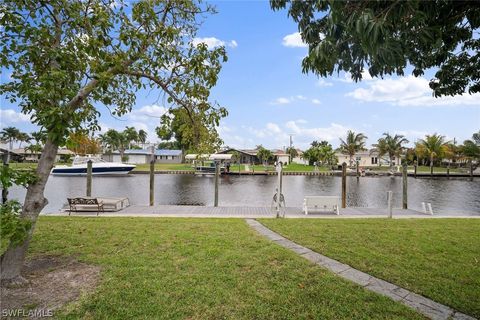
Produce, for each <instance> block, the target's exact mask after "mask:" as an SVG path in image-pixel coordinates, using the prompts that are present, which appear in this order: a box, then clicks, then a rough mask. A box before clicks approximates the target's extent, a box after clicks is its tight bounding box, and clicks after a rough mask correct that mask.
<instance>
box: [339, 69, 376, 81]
mask: <svg viewBox="0 0 480 320" xmlns="http://www.w3.org/2000/svg"><path fill="white" fill-rule="evenodd" d="M371 80H374V78H372V76H371V75H370V73H369V72H368V71H367V70H363V72H362V81H371ZM337 81H341V82H346V83H353V80H352V74H351V73H350V72H345V73H344V74H343V79H342V78H340V79H337Z"/></svg>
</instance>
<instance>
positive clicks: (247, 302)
mask: <svg viewBox="0 0 480 320" xmlns="http://www.w3.org/2000/svg"><path fill="white" fill-rule="evenodd" d="M45 254H49V255H69V256H70V255H74V256H76V257H78V259H80V260H81V261H83V262H87V263H91V264H95V265H99V266H101V267H102V280H101V283H100V286H99V287H98V288H97V290H96V291H95V292H94V293H93V294H91V295H89V296H84V297H83V298H82V299H81V300H80V302H79V303H77V304H73V305H70V306H69V307H67V308H66V309H64V310H63V315H57V316H58V317H59V318H88V319H107V318H108V319H132V318H137V319H138V318H141V319H187V318H188V319H299V318H304V319H387V318H388V319H393V318H397V319H421V318H422V317H420V316H419V315H418V314H417V313H415V312H414V311H412V310H410V309H408V308H407V307H405V306H403V305H401V304H399V303H396V302H394V301H392V300H389V299H387V298H385V297H382V296H379V295H376V294H374V293H371V292H368V291H366V290H364V289H363V288H361V287H359V286H357V285H354V284H352V283H350V282H347V281H345V280H342V279H340V278H338V277H336V276H334V275H333V274H331V273H329V272H328V271H326V270H324V269H322V268H320V267H318V266H316V265H313V264H311V263H309V262H308V261H306V260H305V259H303V258H301V257H299V256H297V255H296V254H294V253H293V252H290V251H289V250H286V249H284V248H281V247H280V246H278V245H276V244H274V243H272V242H269V241H267V240H266V239H264V238H263V237H261V236H260V235H258V234H257V233H255V231H253V230H252V229H251V228H250V227H248V226H247V225H246V223H245V221H243V220H234V219H217V220H216V219H151V218H144V219H141V218H110V219H109V218H79V217H77V218H73V217H72V218H66V217H42V218H41V219H40V221H39V223H38V226H37V230H36V231H35V235H34V238H33V241H32V244H31V248H30V251H29V256H30V257H32V256H38V255H45Z"/></svg>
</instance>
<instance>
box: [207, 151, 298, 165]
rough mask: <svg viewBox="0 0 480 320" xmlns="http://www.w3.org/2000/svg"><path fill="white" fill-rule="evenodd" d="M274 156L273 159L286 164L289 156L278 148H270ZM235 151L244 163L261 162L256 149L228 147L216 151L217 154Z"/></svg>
mask: <svg viewBox="0 0 480 320" xmlns="http://www.w3.org/2000/svg"><path fill="white" fill-rule="evenodd" d="M270 151H271V152H272V154H273V156H274V158H275V159H274V161H281V162H282V163H284V164H288V160H289V156H288V154H287V153H285V151H283V150H280V149H275V150H270ZM233 152H237V153H238V154H239V157H240V159H239V160H240V163H244V164H261V163H262V162H261V161H260V158H259V157H258V156H257V153H258V150H256V149H234V148H228V149H225V150H222V151H219V152H217V154H227V153H233Z"/></svg>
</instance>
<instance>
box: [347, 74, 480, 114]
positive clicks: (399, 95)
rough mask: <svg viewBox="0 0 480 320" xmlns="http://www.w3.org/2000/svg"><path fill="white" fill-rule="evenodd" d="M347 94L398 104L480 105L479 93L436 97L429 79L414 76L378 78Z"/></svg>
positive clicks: (369, 100) (363, 98)
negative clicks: (429, 84)
mask: <svg viewBox="0 0 480 320" xmlns="http://www.w3.org/2000/svg"><path fill="white" fill-rule="evenodd" d="M347 96H350V97H353V98H354V99H357V100H360V101H365V102H388V103H391V104H393V105H398V106H419V107H421V106H423V107H426V106H454V105H474V106H480V102H479V101H480V94H478V93H477V94H473V95H468V94H464V95H459V96H455V97H450V96H448V97H441V98H434V97H433V96H432V91H431V89H430V87H429V86H428V80H427V79H425V78H423V77H414V76H407V77H401V78H388V79H376V80H373V81H371V82H369V84H368V86H367V87H363V88H358V89H355V90H354V91H352V92H350V93H348V94H347Z"/></svg>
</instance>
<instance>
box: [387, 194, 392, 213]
mask: <svg viewBox="0 0 480 320" xmlns="http://www.w3.org/2000/svg"><path fill="white" fill-rule="evenodd" d="M392 197H393V192H392V191H391V190H390V191H387V207H388V217H389V218H390V219H391V218H392V217H393V213H392V212H393V210H392V200H393V199H392Z"/></svg>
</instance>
